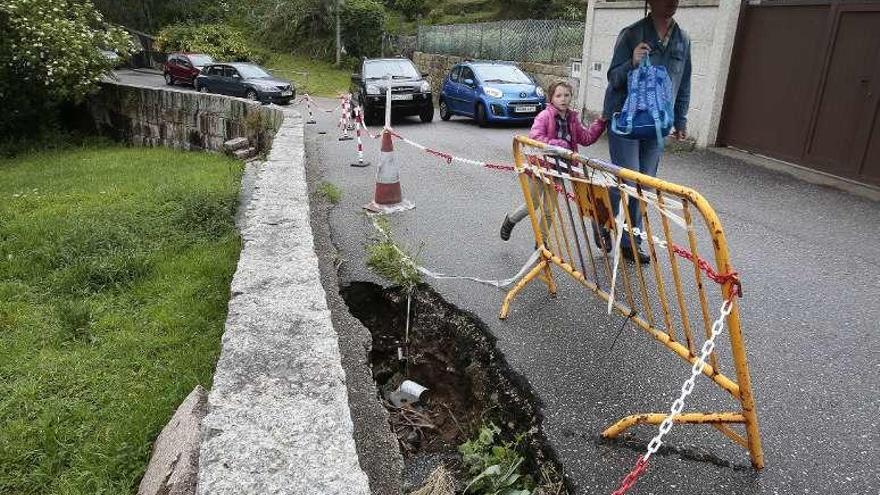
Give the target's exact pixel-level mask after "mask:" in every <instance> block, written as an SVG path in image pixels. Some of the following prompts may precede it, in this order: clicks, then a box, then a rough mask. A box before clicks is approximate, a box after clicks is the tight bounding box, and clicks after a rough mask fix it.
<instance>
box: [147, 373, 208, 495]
mask: <svg viewBox="0 0 880 495" xmlns="http://www.w3.org/2000/svg"><path fill="white" fill-rule="evenodd" d="M207 405H208V394H207V392H206V391H205V389H204V388H202V386H201V385H197V386H196V388H195V389H193V391H192V392H190V394H189V395H188V396H187V397H186V399H185V400H184V401H183V403H182V404H181V405H180V407H178V408H177V411H176V412H175V413H174V416H172V417H171V421H169V422H168V424H167V425H165V428H163V429H162V432H161V433H160V434H159V437H158V438H156V442H155V443H154V444H153V457H152V458H151V459H150V464H149V465H148V466H147V472H146V473H144V477H143V479H141V484H140V486H139V487H138V495H160V494H161V495H194V494H195V493H196V484H197V483H198V477H199V443H200V441H201V427H202V420H203V419H204V418H205V415H206V414H207Z"/></svg>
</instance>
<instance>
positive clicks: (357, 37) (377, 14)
mask: <svg viewBox="0 0 880 495" xmlns="http://www.w3.org/2000/svg"><path fill="white" fill-rule="evenodd" d="M340 22H341V24H342V42H343V44H344V46H345V51H346V52H348V54H349V55H352V56H355V57H362V56H364V57H373V56H377V55H379V52H380V51H381V49H382V29H383V28H384V26H385V8H384V7H383V5H382V4H381V3H380V2H378V1H376V0H346V2H345V5H344V6H343V8H342V15H341V16H340Z"/></svg>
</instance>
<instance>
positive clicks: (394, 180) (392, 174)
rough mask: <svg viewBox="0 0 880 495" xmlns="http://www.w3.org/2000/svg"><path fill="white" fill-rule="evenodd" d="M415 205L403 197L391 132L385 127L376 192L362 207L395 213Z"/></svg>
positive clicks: (377, 172) (374, 210)
mask: <svg viewBox="0 0 880 495" xmlns="http://www.w3.org/2000/svg"><path fill="white" fill-rule="evenodd" d="M415 207H416V205H414V204H413V203H412V202H411V201H408V200H406V199H404V198H403V192H402V191H401V189H400V168H399V167H398V166H397V164H396V163H394V144H393V143H392V142H391V133H390V132H388V130H387V129H385V130H383V131H382V150H381V153H380V155H379V169H378V170H377V171H376V194H375V195H374V197H373V201H372V202H370V203H369V204H367V205H364V208H365V209H367V210H368V211H371V212H373V213H395V212H398V211H406V210H411V209H413V208H415Z"/></svg>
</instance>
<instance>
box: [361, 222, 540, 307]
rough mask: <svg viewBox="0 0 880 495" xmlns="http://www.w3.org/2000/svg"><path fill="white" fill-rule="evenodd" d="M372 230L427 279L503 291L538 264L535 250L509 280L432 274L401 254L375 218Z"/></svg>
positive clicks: (404, 254) (538, 254) (537, 255)
mask: <svg viewBox="0 0 880 495" xmlns="http://www.w3.org/2000/svg"><path fill="white" fill-rule="evenodd" d="M373 228H375V229H376V231H377V232H379V234H381V235H382V236H383V237H385V239H387V240H388V241H390V243H391V245H392V246H393V248H394V250H395V251H397V254H399V255H400V257H401V258H402V259H403V260H404V262H405V263H407V264H409V265H410V266H411V267H412V268H414V269H415V270H417V271H418V272H419V273H421V274H422V275H424V276H426V277H429V278H433V279H437V280H468V281H471V282H477V283H480V284H484V285H490V286H492V287H497V288H499V289H503V288H504V287H507V286H509V285H512V284H514V283H516V282H517V281H518V280H520V279H521V278H522V277H523V276H524V275H525V274H526V273H527V272H528V271H529V270H530V269H531V268H532V267H533V266H534V265H535V263H537V262H538V257H539V256H540V251H538V250H535V252H533V253H532V254H531V256H529V258H528V259H527V260H526V262H525V264H524V265H523V266H522V268H520V270H519V272H517V274H516V275H514V276H512V277H510V278H506V279H503V280H495V279H485V278H479V277H470V276H465V275H446V274H444V273H437V272H433V271H431V270H428V269H427V268H425V267H423V266H421V265H419V264H417V263H416V262H415V261H414V260H413V259H412V258H410V257H409V256H408V255H407V254H406V253H404V252H403V250H402V249H400V248H399V247H398V246H397V243H395V242H394V240H393V239H392V238H391V236H390V235H389V234H388V232H386V231H385V230H383V229H382V228H381V227H380V226H379V224H378V223H376V219H375V218H374V219H373Z"/></svg>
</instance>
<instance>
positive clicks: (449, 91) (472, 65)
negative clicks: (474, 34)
mask: <svg viewBox="0 0 880 495" xmlns="http://www.w3.org/2000/svg"><path fill="white" fill-rule="evenodd" d="M546 104H547V102H546V98H545V97H544V91H543V90H542V89H541V87H540V86H538V84H537V83H536V82H535V81H534V80H533V79H532V78H531V77H529V75H528V74H526V73H525V72H523V71H522V70H520V68H519V67H517V66H515V65H513V64H509V63H503V62H471V61H465V62H462V63H460V64H458V65H456V66H454V67H453V68H452V70H451V71H450V72H449V75H448V76H446V79H444V80H443V89H442V90H441V91H440V118H441V119H443V120H449V119H450V118H452V116H453V115H465V116H467V117H473V118H474V119H476V121H477V123H479V124H480V125H481V126H485V125H486V124H488V123H490V122H523V123H529V122H531V121H532V120H533V119H534V118H535V116H536V115H538V113H539V112H540V111H541V110H543V109H544V106H545V105H546Z"/></svg>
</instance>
